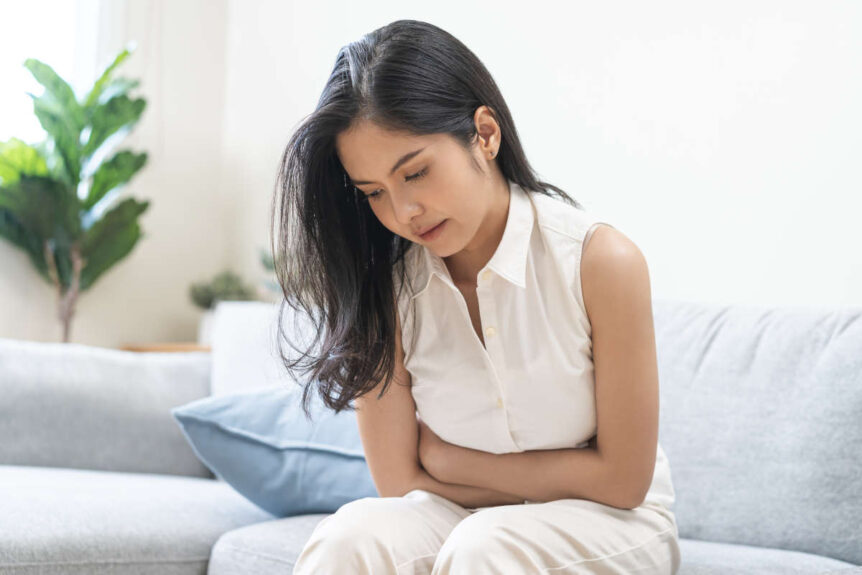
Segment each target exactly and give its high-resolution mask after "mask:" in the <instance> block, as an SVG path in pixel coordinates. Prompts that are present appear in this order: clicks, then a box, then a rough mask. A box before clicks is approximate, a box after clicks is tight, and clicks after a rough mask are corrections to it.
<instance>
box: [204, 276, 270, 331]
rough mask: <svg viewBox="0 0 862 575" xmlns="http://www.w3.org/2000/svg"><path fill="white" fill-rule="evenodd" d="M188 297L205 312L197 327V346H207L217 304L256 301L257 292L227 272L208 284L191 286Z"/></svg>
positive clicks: (238, 277)
mask: <svg viewBox="0 0 862 575" xmlns="http://www.w3.org/2000/svg"><path fill="white" fill-rule="evenodd" d="M189 296H190V297H191V299H192V302H194V304H195V305H196V306H197V307H199V308H201V309H203V310H205V311H204V314H203V317H202V318H201V322H200V324H199V326H198V344H199V345H209V344H210V333H211V331H212V321H213V312H214V310H215V307H216V305H218V302H220V301H249V300H257V299H258V292H257V290H256V289H255V288H254V287H253V286H248V285H245V284H244V283H243V281H242V278H240V276H239V275H237V274H236V273H234V272H232V271H229V270H228V271H223V272H221V273H220V274H218V275H217V276H215V277H214V278H213V279H212V280H211V281H209V282H204V283H196V284H193V285H192V286H191V288H190V289H189Z"/></svg>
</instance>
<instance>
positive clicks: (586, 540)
mask: <svg viewBox="0 0 862 575" xmlns="http://www.w3.org/2000/svg"><path fill="white" fill-rule="evenodd" d="M677 537H678V533H677V527H676V523H675V520H674V518H673V514H672V513H671V512H670V511H667V510H666V509H665V508H663V507H662V506H660V505H657V504H652V503H645V504H644V505H641V506H640V507H637V508H635V509H618V508H616V507H611V506H608V505H603V504H601V503H598V502H595V501H590V500H585V499H561V500H557V501H550V502H545V503H524V504H518V505H501V506H495V507H481V508H477V509H470V508H464V507H461V506H460V505H458V504H457V503H454V502H452V501H449V500H448V499H445V498H443V497H441V496H439V495H437V494H435V493H431V492H428V491H423V490H420V489H416V490H414V491H411V492H410V493H407V494H405V495H404V496H403V497H387V498H372V497H368V498H364V499H359V500H356V501H352V502H350V503H348V504H346V505H344V506H342V507H341V508H340V509H339V510H338V511H337V512H336V513H334V514H332V515H330V516H328V517H326V518H325V519H323V521H321V522H320V523H319V524H318V526H317V528H316V529H315V531H314V533H312V536H311V538H310V540H309V542H308V543H306V546H305V548H304V549H303V551H302V553H301V555H300V558H299V559H298V560H297V565H296V570H295V571H294V573H297V574H300V573H320V574H325V573H346V572H351V573H357V574H359V573H373V574H375V575H377V574H381V573H394V574H397V575H407V574H418V573H423V574H428V573H431V574H433V575H447V574H449V575H451V574H454V573H489V574H490V573H525V574H526V573H536V574H539V573H542V574H554V575H561V574H569V573H632V572H636V573H644V574H645V573H657V574H658V573H665V574H672V573H675V572H676V570H677V569H678V568H679V562H680V556H679V546H678V539H677Z"/></svg>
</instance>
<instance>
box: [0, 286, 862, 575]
mask: <svg viewBox="0 0 862 575" xmlns="http://www.w3.org/2000/svg"><path fill="white" fill-rule="evenodd" d="M653 309H654V321H655V328H656V344H657V348H658V359H659V375H660V399H661V411H660V430H659V440H660V441H661V444H662V447H663V448H664V450H665V452H666V454H667V456H668V459H669V460H670V464H671V470H672V477H673V482H674V487H675V490H676V503H675V505H674V512H675V513H676V517H677V522H678V526H679V530H680V544H681V550H682V566H681V568H680V570H679V572H678V573H679V574H681V575H708V574H710V575H711V574H716V575H718V574H722V575H724V574H747V573H752V574H796V573H799V574H802V573H806V574H807V573H820V574H826V573H830V574H832V573H840V574H847V575H849V574H850V573H862V529H860V523H862V519H860V518H862V447H860V446H862V417H860V414H862V308H827V307H822V308H814V307H786V306H785V307H766V306H747V305H718V304H706V303H695V302H683V301H663V300H656V301H654V306H653ZM275 311H276V307H275V306H272V305H271V304H264V303H256V302H225V303H222V304H220V305H219V308H218V309H217V312H216V321H215V326H214V331H213V336H212V341H213V353H202V352H185V353H134V352H126V351H118V350H111V349H103V348H96V347H90V346H85V345H79V344H59V343H56V344H55V343H37V342H27V341H19V340H12V339H0V434H2V437H3V438H4V441H3V442H2V444H0V574H7V573H8V574H37V573H38V574H40V575H42V574H54V573H57V574H60V573H62V574H73V575H77V574H96V575H108V574H110V575H114V574H159V575H185V574H193V573H194V574H205V573H209V574H210V575H235V574H236V575H239V574H243V575H248V574H251V575H268V574H276V573H278V574H288V573H290V572H291V571H292V566H293V561H294V560H295V558H296V556H297V555H298V554H299V552H300V550H301V549H302V547H303V545H304V544H305V542H306V541H307V539H308V537H309V535H310V534H311V531H312V530H313V529H314V527H315V526H316V525H317V523H318V522H319V521H320V520H321V519H323V518H324V517H326V514H311V515H297V516H292V517H276V516H274V515H272V514H270V513H268V512H266V511H263V510H262V509H261V508H259V507H257V506H256V505H254V504H252V503H251V502H250V501H249V500H247V499H246V498H245V497H243V496H242V495H240V494H239V493H238V492H237V491H235V490H234V489H233V488H232V487H231V486H230V485H229V484H228V483H226V482H225V481H224V480H221V479H220V478H218V477H216V476H214V475H213V473H212V472H211V471H210V470H209V469H207V468H206V466H205V465H203V464H202V463H201V461H199V460H198V458H197V457H196V456H195V454H194V452H193V451H192V449H191V448H190V446H189V445H188V443H187V442H186V440H185V438H184V437H183V435H182V432H181V430H180V428H179V427H178V425H177V423H176V422H175V421H174V420H173V418H172V416H171V413H170V410H171V409H173V408H175V407H178V406H181V405H184V404H187V403H188V402H191V401H194V400H197V399H200V398H204V397H207V396H209V395H211V394H216V393H217V394H229V393H233V392H236V391H242V390H249V389H255V388H262V387H266V386H270V385H272V384H273V383H276V382H278V381H283V382H284V383H285V385H293V384H292V383H291V382H290V381H289V380H288V379H287V378H286V377H285V374H284V373H282V372H281V371H280V370H279V369H278V360H277V359H276V356H275V354H274V353H273V350H274V349H275V348H274V345H273V334H274V331H273V326H274V319H276V314H275ZM261 358H263V359H261Z"/></svg>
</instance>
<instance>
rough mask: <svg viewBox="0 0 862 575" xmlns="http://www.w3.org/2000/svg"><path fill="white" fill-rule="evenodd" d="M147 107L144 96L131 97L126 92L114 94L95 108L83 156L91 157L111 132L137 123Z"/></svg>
mask: <svg viewBox="0 0 862 575" xmlns="http://www.w3.org/2000/svg"><path fill="white" fill-rule="evenodd" d="M146 107H147V102H146V100H144V99H143V98H137V99H135V100H132V99H130V98H129V97H128V96H126V95H125V94H121V95H119V96H114V97H113V98H111V99H110V100H108V101H107V102H105V103H104V104H101V105H99V106H97V107H96V108H94V109H93V116H92V124H93V129H92V131H91V132H90V138H89V140H87V143H86V144H85V145H84V149H83V151H82V156H83V157H84V158H89V157H90V156H92V155H93V153H94V152H95V151H96V150H97V149H98V148H99V146H100V145H102V143H103V142H104V141H105V140H107V139H108V138H109V137H110V136H111V134H113V133H114V132H116V131H118V130H120V129H121V128H125V127H129V128H131V126H132V125H134V124H135V123H137V121H138V120H139V119H140V117H141V114H143V112H144V109H145V108H146Z"/></svg>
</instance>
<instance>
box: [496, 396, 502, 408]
mask: <svg viewBox="0 0 862 575" xmlns="http://www.w3.org/2000/svg"><path fill="white" fill-rule="evenodd" d="M497 407H503V398H502V397H498V398H497Z"/></svg>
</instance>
